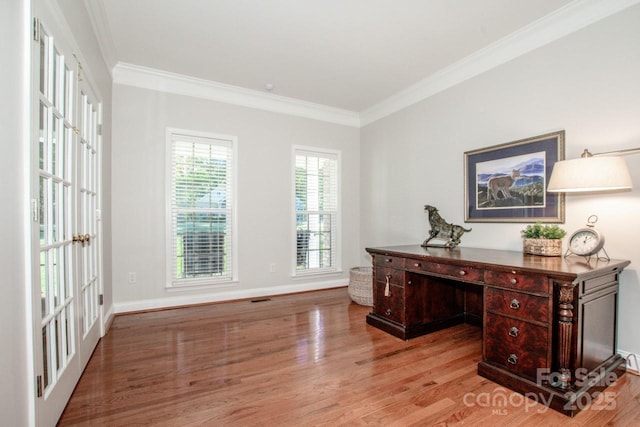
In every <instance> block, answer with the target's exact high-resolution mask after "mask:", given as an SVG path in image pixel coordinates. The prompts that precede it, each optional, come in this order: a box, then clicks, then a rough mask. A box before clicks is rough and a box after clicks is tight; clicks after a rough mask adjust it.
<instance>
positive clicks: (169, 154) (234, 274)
mask: <svg viewBox="0 0 640 427" xmlns="http://www.w3.org/2000/svg"><path fill="white" fill-rule="evenodd" d="M179 135H184V136H186V137H195V138H207V139H219V140H225V141H228V142H229V143H230V144H231V156H232V159H231V168H232V169H231V186H232V187H231V192H232V202H231V209H232V212H231V234H232V236H231V267H230V272H231V275H230V276H231V277H223V278H219V279H217V278H215V277H206V278H190V279H175V278H174V277H173V263H174V259H173V247H172V245H173V243H172V242H173V223H172V219H171V218H172V209H173V206H172V203H171V202H172V198H171V194H172V170H173V144H172V142H173V138H174V137H175V136H179ZM165 139H166V141H165V156H166V159H165V233H166V234H165V256H166V261H165V266H166V272H165V274H166V279H165V288H166V289H167V290H174V291H176V290H184V291H189V290H194V289H206V288H210V287H216V288H217V287H226V286H229V285H235V284H237V283H238V281H239V279H238V137H237V136H234V135H225V134H219V133H213V132H203V131H196V130H189V129H180V128H173V127H167V128H166V133H165Z"/></svg>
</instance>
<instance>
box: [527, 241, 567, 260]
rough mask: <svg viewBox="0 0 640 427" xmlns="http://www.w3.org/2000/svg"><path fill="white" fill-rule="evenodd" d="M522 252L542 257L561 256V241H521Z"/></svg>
mask: <svg viewBox="0 0 640 427" xmlns="http://www.w3.org/2000/svg"><path fill="white" fill-rule="evenodd" d="M522 251H523V252H524V253H525V254H531V255H542V256H561V255H562V239H529V238H524V239H522Z"/></svg>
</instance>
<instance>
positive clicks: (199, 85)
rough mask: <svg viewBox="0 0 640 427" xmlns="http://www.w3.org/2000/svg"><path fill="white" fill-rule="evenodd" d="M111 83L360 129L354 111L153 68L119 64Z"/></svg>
mask: <svg viewBox="0 0 640 427" xmlns="http://www.w3.org/2000/svg"><path fill="white" fill-rule="evenodd" d="M113 82H114V83H118V84H123V85H128V86H135V87H140V88H144V89H151V90H156V91H160V92H167V93H173V94H177V95H186V96H192V97H195V98H204V99H209V100H212V101H218V102H224V103H226V104H233V105H240V106H242V107H249V108H256V109H259V110H265V111H271V112H274V113H282V114H289V115H292V116H298V117H305V118H308V119H314V120H320V121H324V122H329V123H335V124H339V125H345V126H351V127H356V128H359V127H360V116H359V114H358V113H357V112H355V111H349V110H343V109H339V108H334V107H328V106H326V105H320V104H314V103H312V102H306V101H300V100H298V99H293V98H287V97H284V96H278V95H273V94H266V93H262V92H259V91H257V90H252V89H245V88H242V87H238V86H232V85H227V84H223V83H217V82H212V81H210V80H204V79H198V78H195V77H189V76H185V75H182V74H176V73H170V72H167V71H162V70H157V69H154V68H147V67H141V66H138V65H132V64H126V63H122V62H118V63H117V64H116V66H115V67H114V69H113Z"/></svg>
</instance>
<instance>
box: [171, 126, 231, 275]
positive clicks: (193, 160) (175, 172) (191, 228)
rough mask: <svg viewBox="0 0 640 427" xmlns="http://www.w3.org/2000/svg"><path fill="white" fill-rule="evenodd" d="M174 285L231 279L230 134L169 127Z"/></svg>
mask: <svg viewBox="0 0 640 427" xmlns="http://www.w3.org/2000/svg"><path fill="white" fill-rule="evenodd" d="M170 144H171V149H170V151H171V153H170V155H171V166H170V167H171V171H170V174H171V184H170V187H171V188H170V191H171V196H170V197H171V202H170V204H171V207H170V211H171V212H170V218H171V231H170V234H171V242H170V244H171V252H170V256H171V265H172V268H171V273H172V284H173V285H185V284H198V283H211V282H212V281H230V280H232V279H233V271H234V269H233V263H234V261H235V260H234V259H233V257H232V255H233V248H232V244H233V241H234V239H233V234H234V231H233V230H234V224H233V218H234V212H233V207H234V200H233V199H234V188H233V182H234V180H233V153H234V146H233V145H234V139H233V138H231V137H230V138H229V139H226V138H218V137H208V136H202V135H189V134H186V133H184V132H181V133H178V132H172V133H171V134H170Z"/></svg>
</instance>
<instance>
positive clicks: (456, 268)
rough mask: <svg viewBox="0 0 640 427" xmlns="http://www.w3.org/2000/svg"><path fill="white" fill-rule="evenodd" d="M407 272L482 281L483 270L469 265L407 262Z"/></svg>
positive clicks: (409, 260)
mask: <svg viewBox="0 0 640 427" xmlns="http://www.w3.org/2000/svg"><path fill="white" fill-rule="evenodd" d="M406 267H407V270H411V271H417V272H429V273H436V274H440V275H442V276H448V277H450V278H452V279H456V280H469V281H481V280H482V277H483V270H481V269H478V268H475V267H470V266H467V265H450V264H440V263H437V262H428V261H420V260H416V259H408V260H407V265H406Z"/></svg>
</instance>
